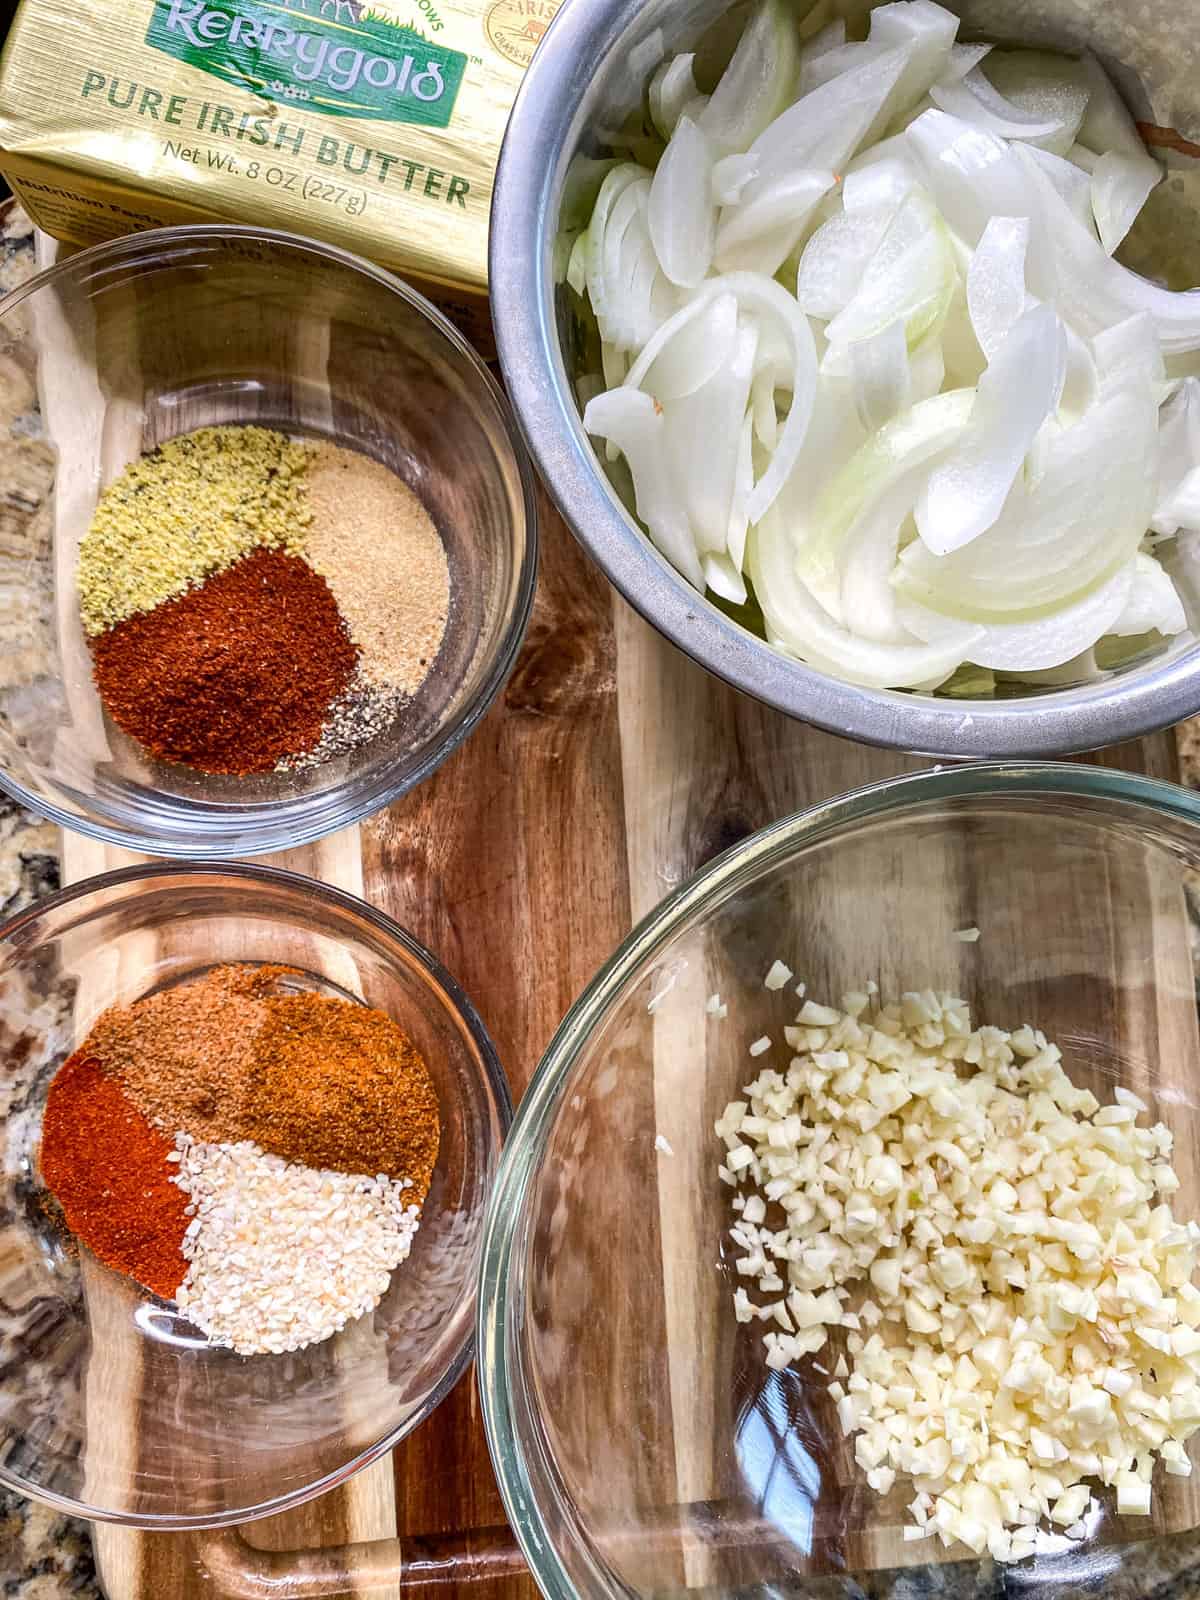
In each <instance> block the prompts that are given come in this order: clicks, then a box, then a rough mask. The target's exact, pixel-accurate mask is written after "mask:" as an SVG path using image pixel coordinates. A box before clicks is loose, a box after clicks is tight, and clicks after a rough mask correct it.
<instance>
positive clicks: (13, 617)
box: [0, 224, 536, 859]
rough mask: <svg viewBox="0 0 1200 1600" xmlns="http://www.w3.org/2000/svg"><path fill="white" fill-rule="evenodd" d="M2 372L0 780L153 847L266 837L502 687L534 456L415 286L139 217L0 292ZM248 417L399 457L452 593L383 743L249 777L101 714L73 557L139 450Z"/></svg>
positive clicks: (289, 244)
mask: <svg viewBox="0 0 1200 1600" xmlns="http://www.w3.org/2000/svg"><path fill="white" fill-rule="evenodd" d="M0 365H3V366H4V368H5V370H6V372H7V374H9V376H10V377H11V378H12V380H13V382H12V384H11V385H10V387H15V389H16V390H19V388H20V386H21V385H22V384H24V386H25V388H26V391H27V392H28V393H29V394H30V396H31V400H30V409H29V410H28V411H25V412H22V413H21V414H19V415H16V416H13V417H11V418H10V419H9V420H8V421H7V422H5V423H0V442H2V443H3V445H4V450H5V455H4V463H5V468H4V470H5V476H6V478H7V479H8V483H7V485H6V488H5V492H6V496H11V508H10V509H11V523H12V528H13V529H15V530H18V531H15V532H13V533H12V540H13V542H14V544H15V546H16V548H14V549H13V550H11V551H10V550H9V549H8V548H7V546H6V549H5V552H4V554H5V557H6V559H5V562H4V572H5V585H6V590H5V598H4V605H3V612H2V616H3V619H4V633H5V641H4V649H3V650H2V651H0V785H2V786H3V787H4V788H5V789H6V790H7V791H8V792H9V793H10V794H12V795H13V796H14V797H15V798H17V799H18V800H20V801H21V802H22V804H25V805H28V806H32V807H33V808H34V809H35V810H37V811H41V812H42V813H44V814H45V815H47V816H50V817H53V818H54V820H55V821H56V822H60V823H62V824H63V826H65V827H69V828H75V829H78V830H79V831H80V832H82V833H88V834H91V835H93V836H94V837H97V838H101V839H106V840H108V841H110V842H114V843H117V844H122V845H126V846H128V847H129V848H131V849H135V850H140V851H143V852H145V853H147V854H153V855H164V856H179V857H186V858H193V859H194V858H199V857H208V858H212V857H214V856H233V855H252V854H262V853H265V852H267V851H271V850H278V849H281V848H284V847H285V846H289V845H295V844H301V843H303V842H305V841H307V840H312V839H317V838H320V837H321V836H322V835H323V834H326V833H330V832H332V831H333V830H335V829H337V828H341V827H344V826H345V825H347V824H348V823H352V822H356V821H357V820H359V819H360V818H361V817H364V816H366V815H367V814H368V813H370V812H371V811H374V810H376V809H377V808H378V807H380V806H383V805H386V804H387V803H388V802H389V801H390V800H393V799H395V798H396V796H397V795H400V794H403V793H404V792H405V791H406V790H408V789H409V788H411V787H412V786H413V784H415V783H418V782H419V781H420V780H421V779H422V778H424V777H426V776H427V775H428V774H429V773H430V772H432V771H433V769H434V768H435V767H436V766H437V765H438V764H439V762H441V761H443V760H444V759H445V758H446V756H447V755H449V754H450V752H451V751H452V750H454V749H455V747H456V746H457V745H458V744H459V743H460V742H461V741H462V740H463V739H464V738H465V737H466V736H467V734H468V733H469V732H470V731H471V729H472V728H473V727H474V725H475V724H476V722H478V720H479V718H480V717H481V716H482V715H483V713H484V712H485V711H486V709H487V707H488V706H489V705H490V704H491V702H492V700H493V698H494V697H495V695H496V694H497V692H498V691H499V689H500V687H501V685H502V684H503V683H504V681H505V679H506V678H507V676H508V674H509V672H510V671H511V670H512V666H513V662H514V661H515V659H516V654H517V650H518V647H519V645H520V642H521V638H522V635H523V633H524V629H525V624H526V622H527V620H528V616H529V610H530V605H531V603H532V597H533V587H534V578H535V570H536V528H535V513H534V498H533V477H532V472H531V469H530V467H529V464H528V460H527V458H526V456H525V453H524V450H523V448H522V447H521V445H520V443H519V442H518V440H517V436H516V433H515V430H514V427H513V424H512V421H511V417H510V414H509V410H508V406H507V403H506V401H505V400H504V398H503V396H502V395H501V393H500V391H499V389H498V388H497V387H496V385H495V383H494V382H493V381H492V379H491V377H490V376H489V374H488V372H487V370H486V369H485V368H484V366H483V364H482V362H480V360H479V359H478V358H477V357H476V356H475V354H474V353H473V352H472V351H471V349H470V348H469V347H468V346H467V344H466V343H465V341H464V340H463V339H462V337H461V336H460V335H459V334H458V333H457V332H456V330H455V329H454V328H453V327H452V326H451V324H450V323H449V322H447V321H446V319H445V317H443V316H442V315H441V314H440V312H438V311H436V310H435V309H434V307H433V306H431V305H430V304H429V303H428V301H426V300H424V299H423V298H422V297H421V296H420V295H419V294H417V293H416V292H415V291H414V290H413V289H410V288H409V287H408V286H407V285H406V284H404V283H402V282H401V281H400V280H399V279H398V278H394V277H392V276H391V275H390V274H389V273H386V272H383V271H380V270H379V269H378V268H376V267H373V266H371V265H370V264H369V263H368V262H366V261H361V260H359V259H358V258H357V257H355V256H352V255H349V254H347V252H346V251H344V250H338V249H335V248H333V247H332V246H330V245H324V244H317V243H314V242H313V241H311V240H307V239H301V238H297V237H295V236H292V235H289V234H284V233H274V232H270V231H268V230H266V229H262V228H252V227H232V226H227V225H225V224H221V225H220V226H215V225H214V226H208V225H204V226H195V227H180V228H165V229H160V230H157V231H155V232H150V233H141V234H135V235H132V236H131V237H129V238H124V239H118V240H115V241H113V242H112V243H110V244H103V245H98V246H96V247H95V248H94V249H91V250H85V251H83V252H82V253H81V254H79V255H75V256H71V257H69V258H68V259H67V260H65V261H63V262H62V263H61V264H59V265H58V266H56V267H53V268H51V270H50V271H48V272H46V273H43V274H42V275H41V276H39V277H36V278H34V279H32V280H31V281H30V282H28V283H26V284H24V285H22V286H21V287H20V288H18V289H15V290H14V291H13V292H12V293H11V294H9V295H8V296H7V297H5V298H4V299H3V300H0ZM34 386H36V393H37V405H36V406H34V404H33V401H32V392H33V388H34ZM250 422H253V423H258V424H260V425H262V426H265V427H271V428H277V429H280V430H282V431H283V432H285V433H288V434H295V435H305V436H308V437H311V438H321V437H323V438H327V439H330V440H331V441H332V442H333V443H335V444H340V445H345V446H349V447H352V448H355V449H358V450H361V451H363V452H364V453H365V454H367V455H369V456H373V457H375V458H376V459H378V460H379V461H381V462H383V464H384V465H386V466H388V467H391V468H392V469H394V470H395V471H396V472H397V473H398V474H399V475H400V477H401V478H403V479H404V480H405V481H406V482H407V483H408V485H409V487H410V488H412V489H413V490H414V492H415V493H416V494H417V495H418V497H419V498H420V499H421V500H422V501H423V502H424V504H425V506H426V508H427V510H428V511H429V513H430V515H431V516H432V518H433V520H434V522H435V523H436V524H437V527H438V531H439V532H440V534H441V536H442V539H443V542H444V544H445V547H446V554H447V558H448V561H449V567H450V583H451V606H450V616H449V621H448V623H447V627H446V634H445V638H444V640H443V642H442V646H441V649H440V652H439V654H438V656H437V658H436V660H435V661H434V663H433V665H432V667H431V668H430V671H429V675H428V677H427V678H426V680H425V682H424V684H423V685H422V686H421V689H420V690H419V691H418V693H417V694H416V695H415V696H414V697H413V699H412V701H411V702H410V703H409V704H408V705H407V706H406V707H405V708H403V709H402V710H401V712H400V713H399V714H398V716H397V718H396V719H395V721H394V722H393V724H392V725H391V727H390V728H389V729H387V730H386V731H385V732H384V733H382V734H381V735H379V736H378V737H377V738H375V739H374V740H373V741H372V742H371V743H370V744H368V745H365V746H363V747H362V748H360V749H359V750H357V751H355V752H353V753H352V754H350V755H347V756H343V757H339V758H337V759H335V760H332V761H329V762H327V763H325V764H324V765H322V766H320V767H317V768H315V769H312V770H307V771H299V772H290V773H282V774H281V773H268V774H265V775H262V776H257V777H252V778H231V777H218V776H209V775H205V774H202V773H198V772H196V771H194V770H192V769H190V768H187V767H183V766H177V765H173V764H168V763H164V762H160V761H157V760H156V759H154V758H153V757H151V756H149V755H148V754H147V752H146V751H145V750H143V749H142V747H141V746H140V745H138V744H136V743H135V742H134V741H133V740H131V739H129V738H128V737H127V736H125V735H124V734H123V733H122V732H121V730H120V729H119V728H117V727H116V726H115V725H114V724H113V723H112V722H111V721H110V720H109V719H108V718H106V716H105V715H104V713H103V711H102V709H101V705H100V701H99V698H98V696H97V693H96V690H95V686H94V684H93V681H92V667H91V657H90V653H89V651H88V648H87V644H86V640H85V636H84V634H83V630H82V626H81V623H80V619H79V608H78V600H77V595H76V588H75V580H74V572H75V565H76V553H77V550H78V544H79V540H80V537H81V536H82V534H83V533H84V532H85V531H86V529H87V526H88V523H89V521H90V520H91V516H92V512H93V510H94V507H95V504H96V500H97V497H98V495H99V493H100V491H101V490H102V489H103V488H104V487H105V486H106V485H107V484H109V483H110V482H111V481H112V480H113V478H115V477H116V476H117V475H118V474H119V473H120V472H121V471H122V469H123V468H124V467H125V466H126V465H127V464H128V463H129V462H130V461H132V460H134V459H135V458H136V457H137V456H138V455H139V454H140V453H142V452H143V451H144V450H150V449H153V448H154V447H155V446H157V445H159V444H161V443H163V442H164V441H165V440H167V439H170V438H172V437H174V436H175V435H177V434H180V433H186V432H190V431H191V430H192V429H194V428H197V427H201V426H206V425H212V424H221V423H250ZM19 511H20V512H24V516H23V517H21V518H18V517H17V515H16V514H17V512H19Z"/></svg>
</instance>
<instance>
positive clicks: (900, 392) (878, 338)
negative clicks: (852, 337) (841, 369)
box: [850, 319, 912, 433]
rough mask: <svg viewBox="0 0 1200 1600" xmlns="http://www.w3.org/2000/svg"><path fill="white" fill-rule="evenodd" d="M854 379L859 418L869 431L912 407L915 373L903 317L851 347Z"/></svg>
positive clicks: (851, 366) (852, 383)
mask: <svg viewBox="0 0 1200 1600" xmlns="http://www.w3.org/2000/svg"><path fill="white" fill-rule="evenodd" d="M850 382H851V385H852V386H853V390H854V404H855V407H856V408H857V410H858V415H859V418H860V419H861V421H862V425H863V427H864V428H866V429H867V431H868V432H869V433H874V432H875V431H876V430H877V429H879V428H882V427H883V425H884V423H885V422H890V421H891V419H892V418H893V417H894V416H895V415H896V413H897V412H899V411H906V410H907V409H908V407H909V404H910V403H911V399H912V372H911V370H910V368H909V364H908V340H907V339H906V338H905V336H904V322H903V319H898V320H897V321H895V322H893V323H891V324H890V326H888V327H886V328H884V329H883V330H882V332H880V333H877V334H875V335H873V336H872V337H871V338H869V339H862V340H860V341H859V342H858V343H857V344H852V345H851V346H850Z"/></svg>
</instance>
